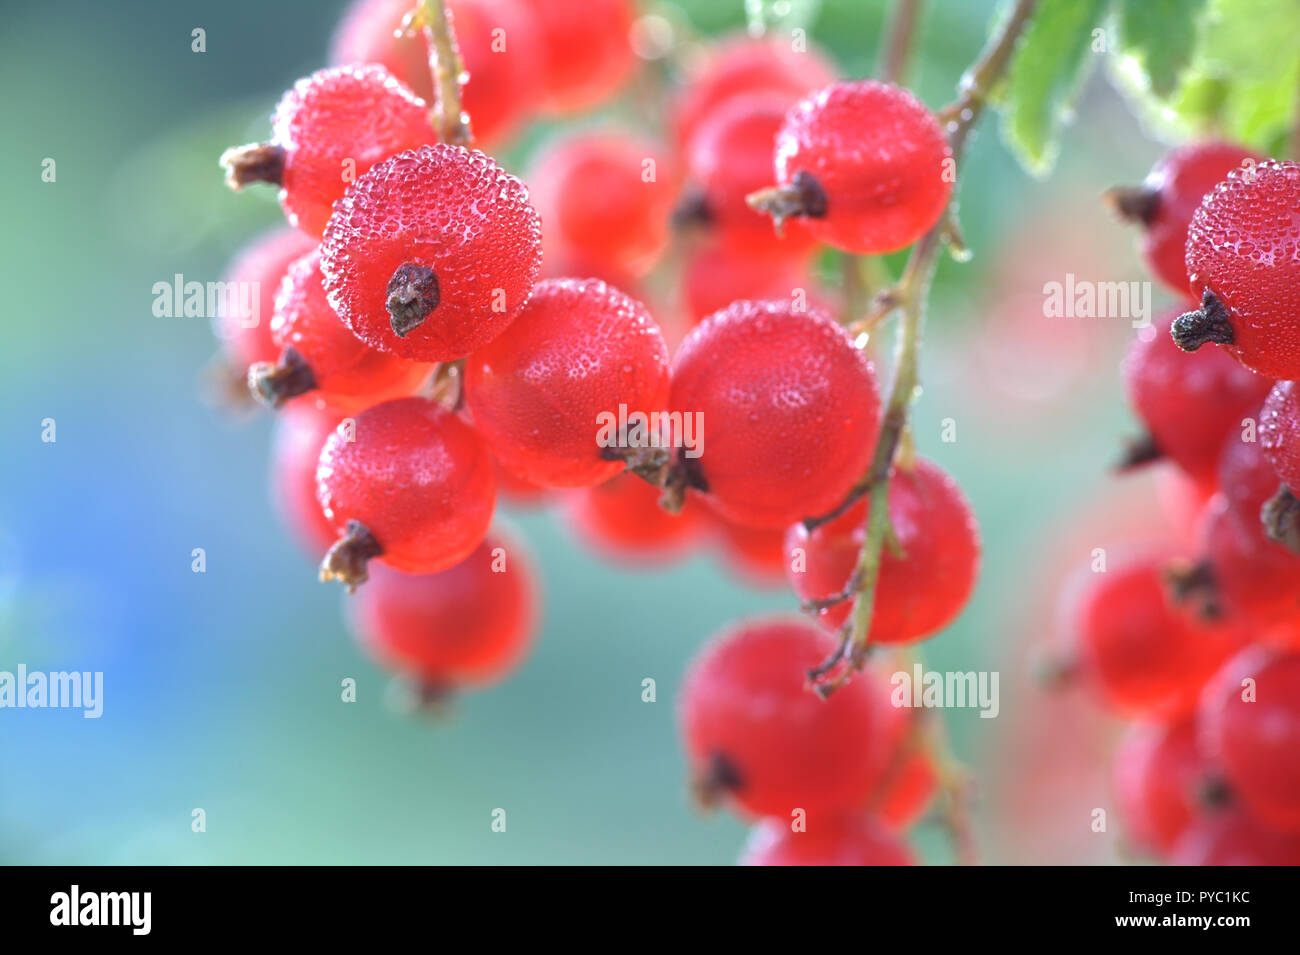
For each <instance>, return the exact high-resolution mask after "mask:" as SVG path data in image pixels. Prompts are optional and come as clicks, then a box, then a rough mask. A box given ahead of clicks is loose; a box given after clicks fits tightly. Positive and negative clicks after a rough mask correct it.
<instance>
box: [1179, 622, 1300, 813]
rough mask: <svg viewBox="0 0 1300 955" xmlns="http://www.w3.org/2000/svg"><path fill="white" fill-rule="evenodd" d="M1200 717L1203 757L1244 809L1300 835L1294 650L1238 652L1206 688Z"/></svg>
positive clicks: (1299, 712)
mask: <svg viewBox="0 0 1300 955" xmlns="http://www.w3.org/2000/svg"><path fill="white" fill-rule="evenodd" d="M1246 680H1252V681H1254V682H1253V687H1252V691H1253V692H1252V694H1251V695H1252V696H1253V699H1250V700H1246V699H1243V696H1245V695H1246V690H1245V689H1244V688H1243V685H1242V684H1243V681H1246ZM1198 718H1199V723H1200V729H1201V741H1202V744H1203V745H1204V746H1205V750H1206V753H1207V754H1208V756H1209V758H1210V759H1211V760H1213V762H1214V764H1215V766H1217V767H1218V768H1219V769H1220V770H1221V771H1222V772H1223V773H1224V775H1225V777H1226V778H1227V781H1228V784H1229V786H1230V787H1231V788H1232V791H1233V792H1234V793H1235V794H1237V795H1238V796H1239V797H1240V798H1241V800H1242V801H1243V802H1244V803H1245V805H1246V807H1247V808H1248V809H1249V810H1250V812H1251V813H1252V814H1253V815H1254V816H1255V817H1257V818H1258V819H1259V820H1260V821H1261V822H1262V823H1264V824H1265V825H1266V826H1268V827H1269V828H1273V829H1279V830H1284V831H1287V832H1291V833H1300V653H1294V652H1293V653H1281V652H1277V651H1273V650H1270V649H1267V648H1264V647H1249V648H1247V649H1246V650H1243V651H1242V652H1241V653H1240V654H1238V655H1237V656H1235V657H1233V659H1231V660H1229V661H1228V663H1226V664H1225V665H1224V667H1223V669H1222V670H1221V671H1220V672H1219V673H1218V674H1216V675H1215V677H1214V679H1213V680H1212V681H1211V683H1210V684H1209V685H1208V686H1207V687H1206V689H1205V692H1204V694H1203V695H1202V698H1201V706H1200V710H1199V712H1198Z"/></svg>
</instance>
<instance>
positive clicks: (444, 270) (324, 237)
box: [222, 0, 980, 864]
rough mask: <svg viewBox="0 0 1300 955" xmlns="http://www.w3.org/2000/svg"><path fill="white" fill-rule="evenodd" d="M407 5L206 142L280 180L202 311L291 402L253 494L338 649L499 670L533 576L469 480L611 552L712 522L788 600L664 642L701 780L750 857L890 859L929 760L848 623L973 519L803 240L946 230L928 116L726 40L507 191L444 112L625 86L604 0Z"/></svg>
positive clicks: (570, 99)
mask: <svg viewBox="0 0 1300 955" xmlns="http://www.w3.org/2000/svg"><path fill="white" fill-rule="evenodd" d="M412 2H413V0H359V2H358V3H357V4H356V5H355V7H354V9H353V10H352V11H351V12H350V13H349V14H348V16H347V18H346V19H345V21H344V23H343V25H342V26H341V28H340V32H339V36H338V40H337V43H336V46H335V54H336V57H337V59H338V60H339V62H340V63H341V64H342V65H339V66H335V67H331V68H329V69H326V70H322V71H321V72H318V73H315V74H313V75H312V76H310V77H308V78H306V79H304V80H301V81H299V82H298V83H297V84H296V85H295V86H294V88H293V89H292V90H290V91H289V92H288V93H287V94H285V96H284V98H283V99H282V101H281V102H280V105H279V107H278V108H277V110H276V113H275V116H274V135H273V136H272V138H271V140H270V141H269V142H267V143H260V144H255V145H252V146H246V147H240V148H237V149H232V150H230V151H228V152H227V154H226V155H225V156H224V157H223V164H224V165H225V166H226V169H227V175H228V179H229V181H230V183H231V184H232V185H233V186H235V187H236V188H238V187H241V186H243V185H245V184H249V183H253V182H258V181H265V182H271V183H274V184H276V185H278V186H279V188H280V200H281V204H282V206H283V208H284V211H285V215H286V216H287V218H288V220H289V222H290V223H291V225H292V226H294V227H295V229H294V230H286V231H282V232H277V233H275V234H273V235H271V236H269V237H267V238H264V239H262V240H260V241H258V242H257V243H255V244H254V245H253V246H252V247H251V248H250V249H249V250H247V251H246V252H245V253H244V254H242V255H241V256H240V258H239V259H238V261H237V262H236V264H235V266H234V268H233V270H232V278H234V279H237V280H242V281H255V282H258V283H260V284H261V287H262V288H264V289H268V290H269V289H277V291H275V293H274V296H273V298H272V297H271V296H270V295H269V293H268V298H267V300H266V302H265V305H266V309H267V311H268V313H270V314H272V315H273V318H272V320H271V322H270V323H269V327H265V328H261V327H253V328H249V329H245V328H242V327H240V326H239V325H238V323H237V322H233V321H232V322H229V323H228V327H225V328H223V329H222V332H223V338H224V340H225V344H226V349H227V352H228V354H229V356H230V359H231V362H232V363H233V364H235V365H236V366H237V367H238V368H239V369H240V372H241V374H242V373H243V372H244V370H245V369H246V373H247V382H248V386H249V390H250V391H251V393H252V394H253V395H254V396H255V397H256V398H257V399H258V400H260V401H261V402H262V403H264V404H265V405H267V406H269V407H271V408H283V411H282V420H281V423H280V431H279V434H278V438H277V450H276V455H275V465H274V466H275V481H276V486H277V487H278V489H279V494H280V496H281V498H282V500H283V502H284V505H285V510H286V511H287V513H288V514H289V515H290V519H291V521H292V523H293V525H294V526H295V527H296V528H297V529H298V530H299V531H300V532H301V535H302V536H303V537H304V538H305V540H306V542H307V544H308V545H309V546H310V548H311V549H312V550H314V551H316V552H317V553H319V554H323V555H324V556H323V560H322V563H321V577H322V579H327V580H328V579H337V580H339V581H341V582H342V583H343V584H344V585H346V586H347V587H348V588H349V589H350V590H355V591H359V593H357V595H356V596H355V597H354V598H353V599H352V603H351V607H352V609H353V613H352V616H353V620H354V623H355V630H356V632H357V634H358V636H359V638H360V640H361V641H362V642H363V643H364V644H365V645H366V646H367V647H368V649H369V650H370V651H371V652H372V653H373V654H374V655H375V656H376V657H377V658H379V659H380V660H381V661H383V662H384V663H386V664H388V665H390V666H392V667H394V668H395V669H398V670H400V671H403V672H405V673H408V674H411V675H413V676H414V677H415V678H416V679H417V680H418V682H419V685H420V687H421V690H422V692H423V694H424V696H425V697H426V698H432V697H435V696H437V695H440V694H441V693H443V692H444V691H446V690H447V689H450V688H456V687H461V686H464V685H467V684H474V683H480V682H483V681H485V680H490V679H492V678H495V677H499V676H500V675H502V674H503V673H505V672H507V671H508V670H509V668H510V667H511V666H512V664H513V663H514V662H516V661H517V660H518V658H519V656H520V654H521V651H522V650H523V649H524V648H525V647H526V644H527V641H528V637H529V632H530V630H531V627H532V624H533V616H534V607H535V586H534V584H533V580H532V574H531V573H530V571H529V567H528V563H527V560H526V558H525V557H524V556H523V554H522V552H521V551H520V550H519V547H518V545H517V544H516V543H514V542H513V541H512V540H511V539H510V538H509V537H508V536H507V535H505V534H503V533H502V532H501V531H500V530H494V529H492V517H493V511H494V506H495V502H496V496H497V491H498V489H500V490H502V491H503V492H505V493H507V494H514V495H516V496H519V497H522V498H523V499H526V500H537V499H539V498H540V499H548V498H549V497H550V495H552V494H553V493H554V492H553V491H552V489H564V490H563V501H564V507H565V513H567V514H568V515H570V516H571V518H572V522H573V523H574V525H575V526H576V527H578V528H579V530H580V531H581V532H582V533H583V534H584V535H586V536H587V537H589V538H590V539H591V540H593V541H594V542H595V543H596V544H597V545H598V546H600V547H603V548H607V549H610V550H613V551H614V552H616V553H619V554H622V555H627V556H632V557H637V558H641V557H645V558H651V559H654V558H658V557H662V556H664V555H672V554H677V553H681V552H683V550H684V549H686V548H688V547H690V546H691V545H692V544H694V543H696V542H698V541H699V540H701V539H702V535H703V533H704V532H706V531H708V532H711V536H712V537H713V538H714V539H716V540H719V541H721V542H722V546H723V547H724V548H725V551H726V552H727V553H728V554H729V555H730V556H731V557H732V559H733V560H734V561H735V562H736V563H737V565H738V566H740V567H741V568H742V569H744V570H746V571H747V572H752V573H753V574H754V575H756V576H758V577H760V578H761V579H764V580H769V581H770V580H772V579H774V578H775V579H781V580H787V579H788V581H789V583H790V584H791V585H792V587H793V589H794V591H795V592H796V593H797V595H798V596H799V597H800V598H801V599H802V600H803V601H804V605H805V608H806V609H808V610H809V611H810V612H811V613H812V614H813V616H814V617H815V621H811V620H809V621H805V620H801V619H798V618H795V619H789V620H786V619H777V620H759V621H750V622H742V623H740V624H737V625H735V626H733V627H732V628H730V629H728V630H727V631H726V632H725V633H724V634H722V635H721V636H719V637H718V638H717V639H716V640H715V641H714V642H713V643H712V644H711V645H710V646H709V647H707V648H706V649H705V651H704V652H703V654H702V655H701V657H700V658H699V659H698V660H696V661H695V663H694V664H693V665H692V667H691V669H690V672H689V674H688V677H687V683H686V687H685V689H684V691H683V694H682V699H681V720H682V725H683V731H684V736H685V741H686V746H687V749H688V751H689V754H690V758H691V763H692V769H693V774H694V783H695V789H696V791H697V792H698V793H699V794H700V795H701V796H702V797H707V798H709V799H719V800H723V801H726V802H727V803H728V804H729V805H731V806H732V807H734V808H736V809H738V810H739V811H741V812H742V813H744V814H746V815H748V816H753V817H757V818H759V819H761V820H764V821H762V822H761V823H760V825H759V826H758V828H757V829H756V831H755V837H754V840H753V842H752V843H751V846H750V848H749V850H748V851H747V854H746V860H747V861H749V862H751V863H755V864H813V863H840V864H844V863H856V864H862V863H879V864H898V863H906V862H908V861H910V855H909V851H908V849H907V847H906V846H905V844H904V843H903V842H902V841H901V839H900V837H899V835H898V832H899V831H900V830H901V829H902V828H904V827H906V826H907V825H908V824H910V823H911V822H913V821H915V820H916V819H917V818H918V817H919V816H920V815H921V814H922V813H923V812H924V810H925V809H926V807H927V805H928V803H929V802H930V800H931V798H932V797H933V796H934V794H935V792H936V789H937V787H938V785H939V781H940V776H941V775H942V774H943V773H944V772H945V771H946V770H945V768H944V767H942V766H940V765H939V764H938V762H937V760H936V759H935V757H934V754H933V753H932V752H930V751H929V749H928V748H927V745H926V742H925V736H924V734H923V733H921V732H920V731H919V725H920V723H921V722H923V721H922V720H920V719H919V718H917V717H915V716H914V715H911V711H910V710H906V709H903V708H900V707H897V706H894V705H892V704H891V701H890V688H889V686H888V683H887V681H886V680H885V678H884V676H883V673H882V672H881V667H880V666H879V665H878V664H876V663H875V662H873V663H872V664H871V665H870V666H866V665H865V653H864V652H863V651H864V649H865V647H866V645H867V644H868V643H869V644H871V645H873V646H875V645H882V646H884V645H893V646H897V645H904V644H910V643H913V642H915V641H918V640H921V639H923V638H925V637H927V636H930V635H932V634H934V633H936V632H937V631H939V630H940V629H942V628H943V627H944V626H945V625H947V624H948V623H949V622H950V621H951V620H952V619H953V618H954V617H955V616H956V615H957V614H958V613H959V612H960V610H961V609H962V607H963V606H964V604H965V602H966V600H967V598H968V597H969V594H970V592H971V590H972V587H973V585H974V579H975V575H976V569H977V565H978V561H979V552H980V546H979V537H978V531H977V528H976V525H975V521H974V517H973V514H972V512H971V508H970V506H969V504H968V502H967V501H966V499H965V497H964V495H963V494H962V492H961V490H960V489H959V488H958V487H957V485H956V483H955V482H954V481H953V480H952V478H950V477H949V476H948V475H947V474H946V473H945V472H944V471H943V470H942V469H940V468H939V467H938V466H937V465H935V464H934V463H932V462H929V461H926V460H922V459H919V458H917V457H916V456H915V454H914V453H912V451H911V447H910V442H909V441H908V440H906V436H905V435H904V434H902V432H903V430H904V425H905V418H906V403H907V401H910V398H911V393H912V391H913V390H914V389H913V388H912V387H900V388H899V389H898V391H899V393H901V394H902V396H903V397H902V401H901V408H900V407H897V406H894V405H893V404H890V405H888V406H886V405H885V404H884V403H882V401H881V397H880V393H879V389H878V385H877V380H876V373H875V370H874V367H873V365H872V363H871V362H870V361H869V360H868V357H867V355H866V353H865V351H864V348H865V347H866V344H867V336H866V335H861V334H858V335H854V334H851V333H850V331H849V330H848V329H846V328H845V327H844V326H843V325H841V324H840V323H839V322H838V321H836V320H835V318H833V317H832V315H831V313H830V312H829V310H828V309H827V308H826V307H825V305H824V304H822V303H821V299H824V298H829V296H827V295H822V294H819V293H814V294H813V295H811V296H809V295H808V290H809V289H810V288H812V287H813V285H814V282H813V279H812V265H813V258H814V256H815V255H816V254H817V252H818V249H819V247H820V246H821V245H823V244H825V245H829V246H831V247H833V248H834V249H837V250H839V251H840V253H842V254H844V255H846V256H849V255H861V254H868V255H877V254H882V253H887V252H892V251H896V250H899V249H902V248H905V247H907V246H910V245H913V244H914V243H917V242H918V240H921V239H922V238H923V237H925V238H926V240H927V241H928V240H929V239H931V238H933V237H935V236H938V235H939V234H940V232H941V231H942V230H943V229H944V215H945V212H946V210H947V208H948V203H949V199H950V196H951V193H952V189H953V182H954V176H953V174H952V166H953V162H954V159H953V155H952V149H951V148H950V144H949V139H948V137H947V136H946V135H945V130H944V128H943V125H942V124H941V123H940V121H939V120H938V118H937V117H936V116H934V115H933V114H932V113H931V112H930V111H929V110H927V109H926V108H925V107H924V106H923V105H922V104H921V103H920V102H919V101H918V100H917V99H916V98H915V97H914V96H913V95H912V94H911V93H910V92H908V91H907V90H905V89H903V88H901V87H899V86H896V85H893V84H890V83H886V82H877V81H854V82H845V81H837V80H836V79H835V75H834V71H833V70H832V68H831V66H830V65H829V62H828V61H827V60H826V58H825V57H823V56H822V55H820V54H819V53H817V52H816V51H807V50H803V49H797V50H796V49H793V48H792V47H790V45H789V44H788V43H786V42H782V41H780V40H777V39H755V38H750V37H741V38H734V39H726V40H723V41H722V42H720V43H717V44H716V45H714V46H712V47H710V48H708V49H707V50H705V52H704V55H703V56H702V57H701V58H700V59H699V61H698V62H697V63H696V64H695V65H694V68H693V69H690V70H688V71H686V76H685V78H684V82H683V83H682V85H681V88H680V90H679V91H678V92H677V93H676V94H675V99H674V100H673V101H672V104H671V109H670V114H671V129H670V130H669V131H668V133H667V135H666V136H665V141H664V142H663V143H656V142H642V141H639V140H638V138H637V137H635V136H630V135H627V134H624V133H615V132H605V131H597V132H591V131H580V132H577V133H573V134H569V135H567V136H564V137H563V138H561V139H559V140H558V141H556V142H555V143H554V144H552V145H551V146H550V148H548V149H547V150H545V151H544V152H543V154H542V156H541V157H540V158H539V159H538V160H537V162H536V165H535V167H534V169H533V171H532V173H531V174H530V176H529V179H530V180H531V182H532V183H533V192H532V194H531V195H530V192H529V190H528V188H527V187H525V185H524V183H523V182H521V181H520V180H519V179H518V178H516V177H515V176H513V175H511V174H509V173H507V172H506V171H504V170H503V169H502V168H501V167H500V166H499V165H498V164H497V162H496V161H495V160H494V159H493V158H491V157H489V156H488V155H486V154H485V153H483V152H480V151H477V150H474V149H471V148H468V147H469V144H470V143H471V142H473V141H474V140H473V139H472V138H471V137H472V136H473V135H476V136H477V137H478V139H477V141H478V142H479V143H480V144H486V143H499V142H501V141H503V140H504V139H505V138H506V137H508V136H509V135H510V134H511V133H512V132H513V131H514V130H516V129H517V128H518V127H519V126H520V124H521V123H523V122H524V121H525V120H526V119H528V118H529V116H531V115H533V114H534V113H537V112H549V113H552V114H555V113H569V112H573V111H574V110H577V109H582V108H586V107H589V106H592V105H594V104H596V103H599V102H600V101H602V100H604V99H607V98H609V97H610V96H612V95H613V94H614V93H616V92H617V91H618V89H619V87H620V86H621V85H622V83H623V81H624V80H626V79H627V78H628V76H629V74H630V73H631V71H632V69H633V67H634V54H633V48H632V45H631V43H630V41H629V35H630V34H634V33H635V32H636V26H635V24H634V20H635V18H634V15H633V10H632V7H631V4H630V3H629V2H627V0H599V2H596V0H580V2H579V0H572V2H568V0H564V2H562V0H554V2H548V3H546V4H536V5H525V4H522V3H518V2H516V0H446V3H445V5H444V3H442V2H425V3H424V4H423V5H422V6H420V7H419V8H418V9H417V10H416V11H414V12H411V11H408V9H407V8H408V6H410V4H411V3H412ZM449 14H450V16H449ZM500 43H504V44H505V46H504V47H499V46H498V44H500ZM461 57H463V69H462V64H461V63H460V62H459V60H460V58H461ZM466 74H467V76H466ZM462 80H463V81H464V90H463V101H462V99H461V92H462V91H461V88H460V87H461V83H462ZM430 100H433V107H432V109H431V107H430V105H429V101H430ZM431 117H432V118H431ZM471 128H472V130H473V133H472V134H471ZM936 241H937V240H936ZM931 247H932V246H931ZM670 248H671V249H672V251H673V254H668V252H669V250H670ZM543 249H545V250H546V261H545V264H544V263H543ZM663 285H667V286H668V287H669V288H670V289H675V290H680V301H675V300H670V301H668V302H666V303H661V304H660V305H658V306H656V308H655V309H653V311H654V312H657V313H659V314H660V315H661V316H663V315H667V314H673V313H674V312H675V311H677V310H680V312H681V313H682V315H683V318H682V320H681V321H668V320H665V321H664V322H663V329H666V330H667V338H666V336H665V331H664V330H663V329H661V326H660V324H659V323H657V322H656V320H655V318H654V317H652V309H651V308H649V307H647V305H646V304H643V300H653V298H654V296H655V295H656V294H661V293H656V291H655V289H656V288H657V287H659V286H663ZM810 299H811V301H810ZM852 317H855V318H856V317H857V316H852ZM669 341H671V342H672V344H673V345H674V346H675V348H674V349H673V354H672V358H671V361H670V349H669ZM611 421H613V422H616V425H615V426H614V427H613V428H612V430H611V429H610V428H609V425H608V423H609V422H611ZM631 422H647V423H648V424H646V425H645V426H644V427H641V428H640V429H639V430H638V428H637V427H635V426H634V425H632V424H630V423H631ZM882 447H883V448H884V449H885V450H884V452H883V454H882V451H881V448H882ZM896 452H897V453H896ZM880 488H884V489H885V490H886V491H887V494H886V495H885V496H884V501H883V506H879V507H873V506H872V505H873V503H874V491H875V490H878V489H880ZM869 491H871V492H873V493H867V492H869ZM873 534H874V536H873ZM870 540H874V541H875V543H876V545H877V546H875V547H874V548H873V547H871V546H869V541H870ZM881 541H884V545H883V548H882V547H881V546H880V544H881ZM859 670H860V671H861V672H860V673H857V675H856V677H855V678H854V679H852V680H850V679H849V676H850V674H851V673H854V672H856V671H859ZM818 688H820V689H821V693H816V692H813V690H814V689H818ZM831 689H835V692H834V693H833V694H832V693H831V692H830V690H831Z"/></svg>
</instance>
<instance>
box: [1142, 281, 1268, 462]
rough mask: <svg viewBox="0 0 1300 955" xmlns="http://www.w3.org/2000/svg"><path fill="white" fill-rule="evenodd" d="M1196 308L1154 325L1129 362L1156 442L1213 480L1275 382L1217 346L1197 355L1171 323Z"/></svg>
mask: <svg viewBox="0 0 1300 955" xmlns="http://www.w3.org/2000/svg"><path fill="white" fill-rule="evenodd" d="M1191 307H1193V306H1190V305H1189V306H1186V307H1182V308H1178V307H1176V308H1174V309H1171V310H1169V311H1167V312H1165V313H1164V314H1163V315H1161V316H1160V317H1159V318H1158V319H1157V320H1156V321H1155V322H1154V323H1153V324H1154V331H1155V335H1154V337H1153V338H1151V339H1150V340H1149V341H1144V340H1143V339H1141V338H1135V339H1134V340H1133V344H1132V346H1131V347H1130V348H1129V352H1128V356H1127V357H1126V358H1125V361H1124V387H1125V391H1126V392H1127V395H1128V400H1129V404H1130V405H1131V406H1132V407H1133V410H1134V411H1135V412H1137V415H1138V417H1139V418H1140V419H1141V420H1142V423H1143V424H1144V425H1146V428H1147V430H1148V432H1150V435H1151V437H1152V438H1153V439H1154V440H1155V443H1156V446H1157V447H1158V448H1159V449H1160V450H1161V451H1162V452H1163V453H1164V455H1165V456H1166V457H1168V458H1169V459H1170V460H1172V461H1173V462H1174V463H1175V464H1176V465H1178V467H1180V468H1182V469H1183V471H1184V472H1186V474H1187V475H1188V476H1189V477H1191V478H1192V479H1193V480H1196V481H1208V480H1212V479H1213V477H1214V474H1215V469H1216V468H1217V466H1218V463H1219V456H1220V452H1221V450H1222V448H1223V443H1224V441H1225V440H1226V439H1227V438H1228V437H1229V436H1230V435H1232V434H1234V433H1240V429H1241V427H1242V419H1243V418H1246V417H1254V414H1255V412H1256V411H1257V410H1258V408H1259V406H1260V403H1261V402H1262V401H1263V400H1264V396H1265V395H1267V394H1268V389H1269V386H1270V384H1271V382H1270V380H1269V379H1268V378H1263V377H1261V376H1259V375H1257V374H1255V373H1254V372H1252V371H1250V370H1249V369H1247V368H1243V367H1242V366H1241V364H1240V363H1238V362H1236V361H1234V360H1233V359H1232V356H1230V355H1226V354H1224V353H1223V352H1221V351H1219V350H1217V349H1213V348H1202V349H1199V350H1198V351H1195V352H1193V353H1191V354H1188V353H1187V352H1185V351H1183V350H1182V349H1181V348H1179V347H1178V346H1177V345H1176V344H1174V340H1173V339H1172V338H1171V337H1170V336H1169V326H1170V325H1171V324H1172V323H1173V320H1174V319H1175V318H1177V317H1178V316H1179V315H1180V314H1182V313H1183V312H1185V311H1187V310H1188V308H1191Z"/></svg>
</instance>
